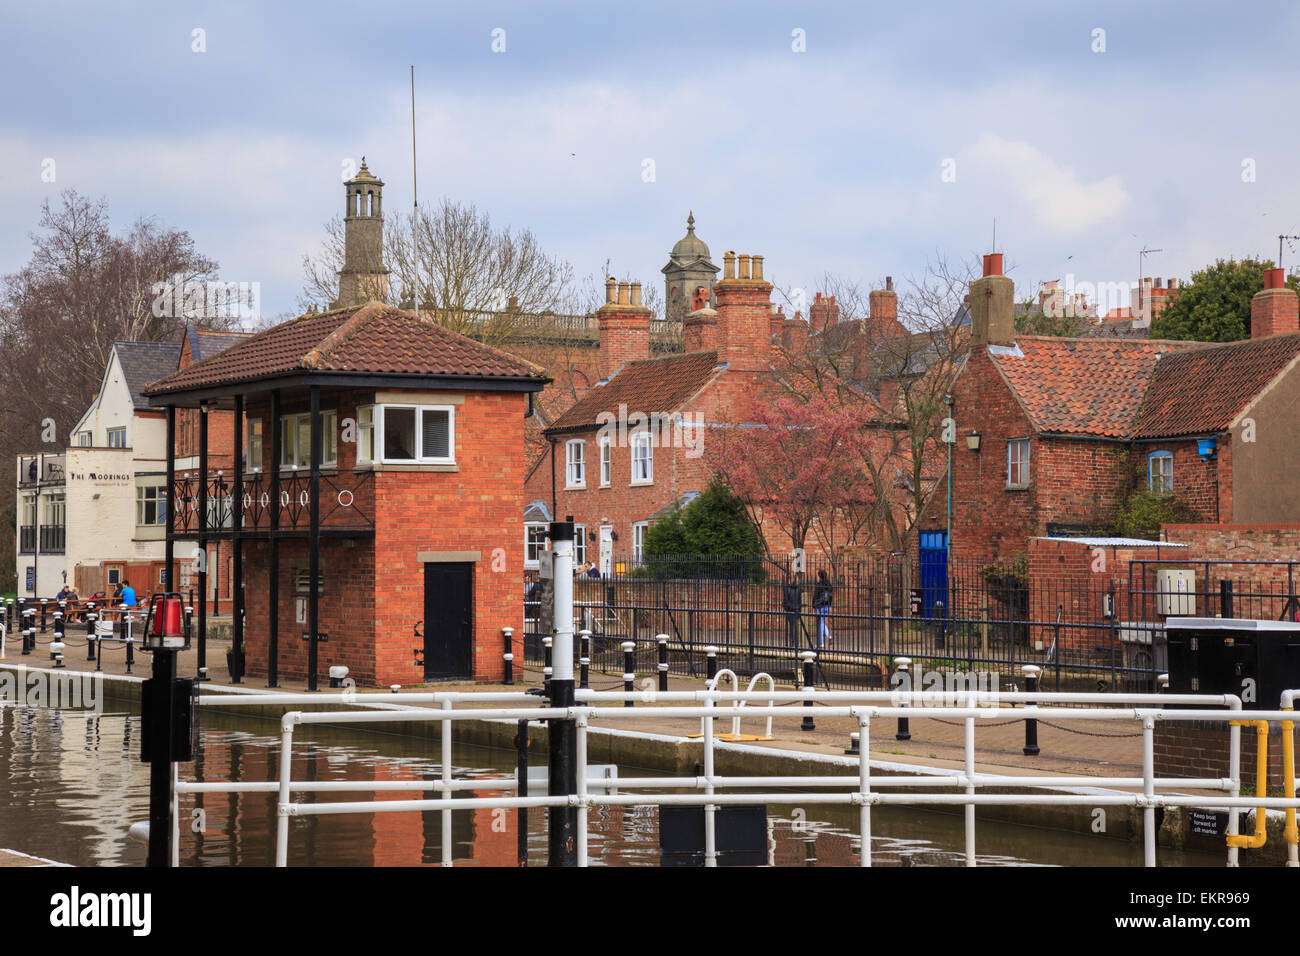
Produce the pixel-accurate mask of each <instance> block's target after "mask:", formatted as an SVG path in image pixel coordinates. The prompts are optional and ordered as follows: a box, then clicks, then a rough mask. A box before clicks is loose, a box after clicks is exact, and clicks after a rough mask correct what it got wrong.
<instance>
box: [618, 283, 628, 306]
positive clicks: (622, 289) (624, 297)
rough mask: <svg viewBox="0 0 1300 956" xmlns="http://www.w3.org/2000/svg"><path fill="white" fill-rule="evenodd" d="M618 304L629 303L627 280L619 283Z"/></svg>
mask: <svg viewBox="0 0 1300 956" xmlns="http://www.w3.org/2000/svg"><path fill="white" fill-rule="evenodd" d="M618 304H619V305H627V304H628V287H627V283H626V282H620V283H619V284H618Z"/></svg>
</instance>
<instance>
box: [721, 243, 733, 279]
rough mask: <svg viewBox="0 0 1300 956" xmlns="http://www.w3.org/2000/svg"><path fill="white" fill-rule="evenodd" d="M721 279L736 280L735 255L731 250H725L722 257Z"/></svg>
mask: <svg viewBox="0 0 1300 956" xmlns="http://www.w3.org/2000/svg"><path fill="white" fill-rule="evenodd" d="M722 278H724V279H734V278H736V253H735V252H733V251H731V250H727V252H725V253H723V256H722Z"/></svg>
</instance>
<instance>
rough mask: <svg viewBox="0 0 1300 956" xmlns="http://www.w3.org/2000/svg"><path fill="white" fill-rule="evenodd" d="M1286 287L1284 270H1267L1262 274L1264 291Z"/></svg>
mask: <svg viewBox="0 0 1300 956" xmlns="http://www.w3.org/2000/svg"><path fill="white" fill-rule="evenodd" d="M1285 287H1286V270H1284V269H1269V270H1268V271H1267V272H1265V273H1264V288H1265V289H1282V288H1285Z"/></svg>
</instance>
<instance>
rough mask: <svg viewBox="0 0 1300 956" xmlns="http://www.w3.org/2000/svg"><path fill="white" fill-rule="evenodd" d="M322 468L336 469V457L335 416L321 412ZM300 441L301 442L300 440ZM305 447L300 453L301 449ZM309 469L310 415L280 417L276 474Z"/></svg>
mask: <svg viewBox="0 0 1300 956" xmlns="http://www.w3.org/2000/svg"><path fill="white" fill-rule="evenodd" d="M320 418H321V422H320V425H321V429H320V433H321V445H322V448H321V463H320V466H321V467H322V468H337V467H338V463H339V462H338V457H339V452H338V448H339V413H338V410H337V409H333V408H330V409H321V413H320ZM300 439H301V440H300ZM303 445H306V446H307V447H306V448H305V449H304V448H303V447H302V446H303ZM300 468H311V412H293V413H290V414H288V415H281V416H280V470H281V471H296V470H298V469H300Z"/></svg>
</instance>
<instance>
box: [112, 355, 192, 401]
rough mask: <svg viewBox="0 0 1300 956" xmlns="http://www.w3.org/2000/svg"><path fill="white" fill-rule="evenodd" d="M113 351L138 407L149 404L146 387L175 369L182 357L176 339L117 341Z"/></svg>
mask: <svg viewBox="0 0 1300 956" xmlns="http://www.w3.org/2000/svg"><path fill="white" fill-rule="evenodd" d="M113 350H114V351H115V352H117V361H118V363H119V364H120V365H121V366H122V374H123V375H124V376H125V377H126V387H127V389H128V390H129V391H130V392H131V402H132V403H133V404H134V405H135V406H136V407H137V408H148V407H149V399H148V398H146V397H145V394H144V390H145V389H146V388H147V387H148V385H149V383H150V382H156V381H158V379H160V378H162V377H163V376H165V375H171V374H172V373H173V372H175V371H176V363H177V362H179V361H180V357H181V347H180V345H178V344H176V343H173V342H114V343H113Z"/></svg>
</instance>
